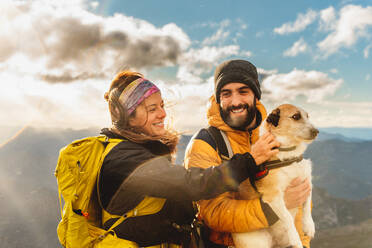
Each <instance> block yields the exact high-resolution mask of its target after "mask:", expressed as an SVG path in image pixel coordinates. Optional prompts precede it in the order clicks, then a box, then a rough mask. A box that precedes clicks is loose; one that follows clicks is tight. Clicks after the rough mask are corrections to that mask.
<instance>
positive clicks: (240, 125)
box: [220, 103, 257, 130]
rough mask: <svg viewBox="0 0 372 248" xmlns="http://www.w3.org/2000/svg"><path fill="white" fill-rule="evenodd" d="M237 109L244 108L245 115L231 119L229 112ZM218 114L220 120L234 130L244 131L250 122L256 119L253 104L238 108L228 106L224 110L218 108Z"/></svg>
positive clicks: (255, 109) (242, 105)
mask: <svg viewBox="0 0 372 248" xmlns="http://www.w3.org/2000/svg"><path fill="white" fill-rule="evenodd" d="M239 108H244V109H245V110H247V112H246V115H244V116H236V117H234V118H231V110H234V109H239ZM243 111H244V110H243ZM220 113H221V117H222V119H223V120H224V122H225V123H226V124H227V125H228V126H230V127H232V128H234V129H237V130H246V129H247V127H248V126H249V125H250V124H251V123H252V121H253V120H254V118H255V117H256V113H257V108H256V105H255V104H253V105H252V106H249V105H248V104H247V103H246V104H239V105H238V106H230V107H228V108H227V109H226V110H225V109H222V108H221V107H220Z"/></svg>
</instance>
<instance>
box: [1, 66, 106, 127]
mask: <svg viewBox="0 0 372 248" xmlns="http://www.w3.org/2000/svg"><path fill="white" fill-rule="evenodd" d="M0 77H1V78H2V80H6V81H7V82H11V83H10V84H8V85H7V90H6V91H1V92H0V112H1V113H6V114H3V115H0V123H1V124H3V125H4V124H9V121H10V120H11V125H15V126H23V125H28V124H29V125H32V126H38V127H66V128H75V129H83V128H87V127H91V126H96V127H102V126H107V125H109V124H110V118H109V115H108V111H107V103H106V102H105V100H104V99H103V94H104V92H105V91H107V90H108V88H109V83H110V82H109V81H108V80H107V81H102V80H95V79H91V80H86V81H79V82H78V83H74V84H59V83H57V84H46V83H44V82H42V81H40V80H37V79H35V78H34V77H32V76H30V75H15V74H13V73H8V72H1V73H0Z"/></svg>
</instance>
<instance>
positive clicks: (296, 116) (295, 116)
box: [292, 113, 301, 121]
mask: <svg viewBox="0 0 372 248" xmlns="http://www.w3.org/2000/svg"><path fill="white" fill-rule="evenodd" d="M292 119H293V120H296V121H298V120H299V119H301V115H300V114H299V113H297V114H294V115H293V116H292Z"/></svg>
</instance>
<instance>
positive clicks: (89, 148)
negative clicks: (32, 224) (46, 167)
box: [55, 136, 137, 248]
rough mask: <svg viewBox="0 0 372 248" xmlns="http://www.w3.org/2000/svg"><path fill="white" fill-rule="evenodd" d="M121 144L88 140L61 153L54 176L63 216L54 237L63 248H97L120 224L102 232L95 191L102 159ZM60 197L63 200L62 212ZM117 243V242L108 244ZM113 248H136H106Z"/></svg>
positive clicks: (82, 140) (100, 209)
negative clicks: (56, 235)
mask: <svg viewBox="0 0 372 248" xmlns="http://www.w3.org/2000/svg"><path fill="white" fill-rule="evenodd" d="M122 141H123V140H121V139H108V138H107V137H105V136H98V137H88V138H84V139H80V140H76V141H74V142H72V143H71V144H69V145H67V146H66V147H64V148H62V149H61V151H60V154H59V158H58V163H57V167H56V170H55V176H56V178H57V183H58V192H59V200H60V205H61V216H62V219H61V221H60V223H59V224H58V227H57V234H58V238H59V241H60V242H61V244H62V245H63V246H64V247H67V248H75V247H81V248H88V247H98V246H99V245H98V246H97V243H99V242H100V241H102V240H103V239H104V238H105V237H106V236H107V235H108V234H109V233H110V232H112V229H113V228H114V227H116V226H117V225H118V224H120V223H121V222H122V221H123V219H122V218H121V219H119V220H118V221H117V222H116V223H115V224H114V225H113V226H112V227H111V228H110V229H109V230H108V231H106V230H104V229H102V228H101V226H102V225H101V211H102V208H101V207H100V206H99V204H98V199H97V198H98V197H97V192H96V191H95V190H94V189H96V187H95V185H96V183H97V175H98V173H99V171H100V168H101V166H102V162H103V159H104V158H105V156H106V155H107V153H108V152H109V151H110V150H111V149H112V148H113V147H114V146H115V145H117V144H118V143H119V142H122ZM61 195H62V197H63V200H64V206H63V210H62V200H61ZM110 236H111V235H110ZM117 241H120V239H116V240H115V241H112V242H111V243H113V244H114V243H117ZM127 242H129V241H127ZM130 243H133V242H130ZM116 246H117V247H118V246H121V247H137V246H136V244H135V243H133V244H129V245H128V244H126V245H125V246H123V244H121V245H120V244H118V245H109V246H105V247H116Z"/></svg>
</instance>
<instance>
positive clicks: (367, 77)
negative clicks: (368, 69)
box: [366, 73, 371, 81]
mask: <svg viewBox="0 0 372 248" xmlns="http://www.w3.org/2000/svg"><path fill="white" fill-rule="evenodd" d="M370 79H371V74H369V73H368V74H367V75H366V80H367V81H369V80H370Z"/></svg>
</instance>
